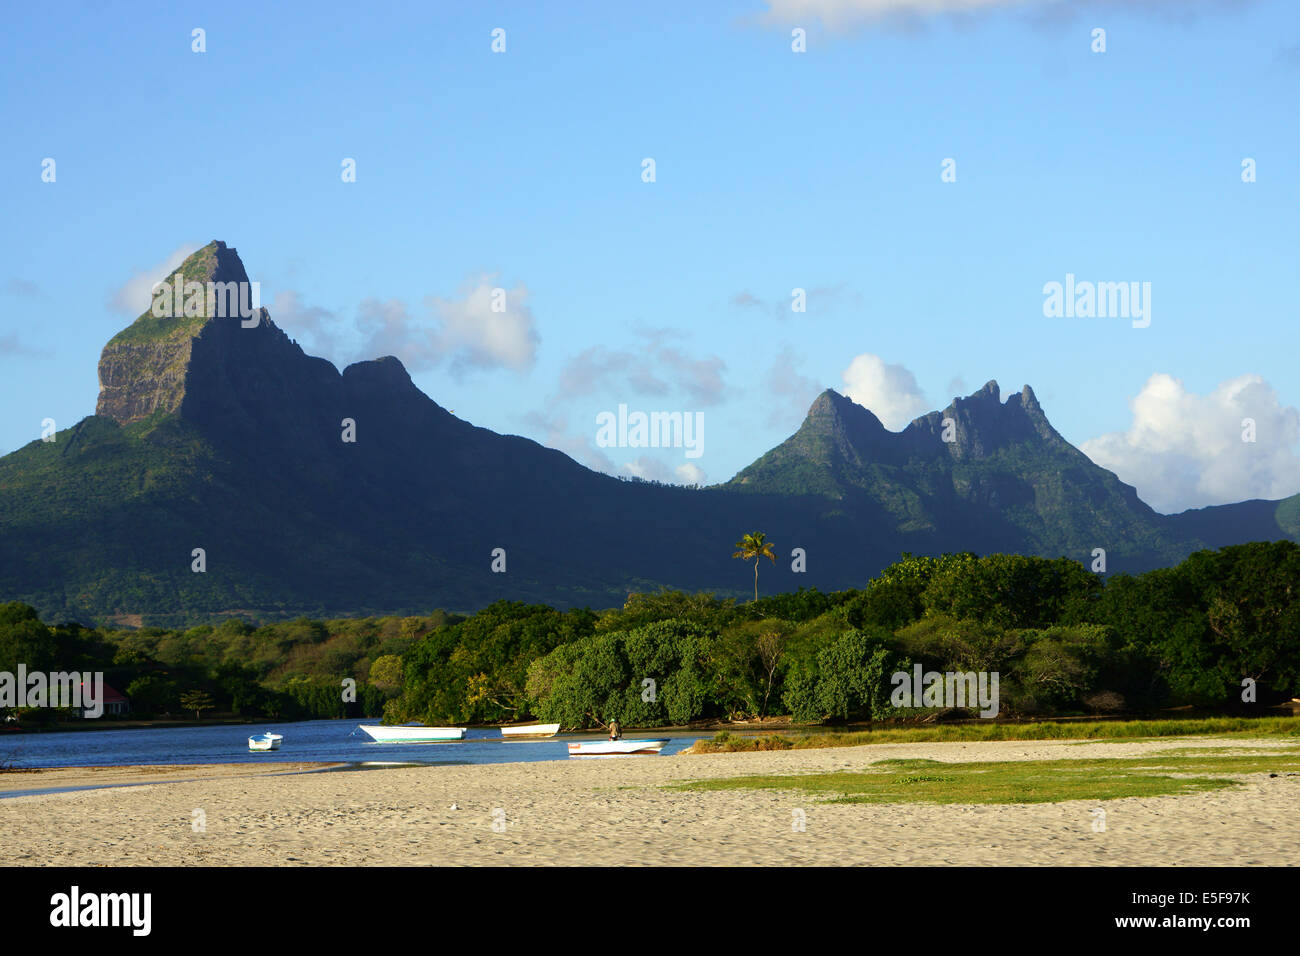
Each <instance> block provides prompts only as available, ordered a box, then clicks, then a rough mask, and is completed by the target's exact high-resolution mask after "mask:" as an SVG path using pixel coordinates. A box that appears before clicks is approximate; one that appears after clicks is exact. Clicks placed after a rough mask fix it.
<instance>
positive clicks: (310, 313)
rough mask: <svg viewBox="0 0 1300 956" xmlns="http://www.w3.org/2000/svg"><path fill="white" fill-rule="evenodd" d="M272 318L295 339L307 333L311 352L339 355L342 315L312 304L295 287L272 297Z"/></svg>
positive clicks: (332, 355)
mask: <svg viewBox="0 0 1300 956" xmlns="http://www.w3.org/2000/svg"><path fill="white" fill-rule="evenodd" d="M271 319H272V321H274V322H275V324H276V325H278V326H280V328H282V329H284V330H285V332H287V333H289V334H291V335H292V336H293V337H294V338H295V339H296V338H300V337H302V336H304V335H305V336H306V337H307V344H308V346H310V354H312V355H320V356H324V357H326V358H334V357H335V356H336V355H337V354H338V340H337V338H336V333H337V329H338V324H339V320H338V316H337V315H335V314H334V313H333V312H331V311H330V310H329V309H325V308H322V307H320V306H318V305H308V304H307V303H306V302H304V301H303V299H302V296H301V295H299V294H298V293H297V292H295V291H294V290H293V289H285V290H283V291H282V292H277V293H276V294H275V298H274V299H272V300H271ZM364 357H365V358H373V357H374V356H364Z"/></svg>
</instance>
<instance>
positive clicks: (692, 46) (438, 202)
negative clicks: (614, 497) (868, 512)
mask: <svg viewBox="0 0 1300 956" xmlns="http://www.w3.org/2000/svg"><path fill="white" fill-rule="evenodd" d="M543 7H544V9H542V8H543ZM882 10H883V11H884V14H883V15H882V13H881V11H882ZM6 27H7V28H6V31H5V33H4V35H3V37H0V89H3V90H4V91H5V92H4V93H3V94H0V95H3V102H4V118H5V126H6V135H5V137H4V144H3V146H0V183H3V185H2V186H0V208H2V209H3V211H4V218H5V222H6V223H7V225H8V228H6V229H5V230H4V231H3V235H2V236H0V262H3V265H2V266H0V409H3V415H0V453H2V452H8V451H11V450H13V449H15V448H17V447H19V446H21V445H23V444H25V443H26V442H28V441H31V440H32V439H34V438H36V437H38V436H39V434H40V429H41V421H42V419H44V418H53V419H55V421H56V422H57V423H58V427H59V428H64V427H67V426H69V425H71V424H73V423H75V422H76V421H77V420H79V419H80V418H82V417H84V416H85V415H87V414H90V413H91V412H93V410H94V405H95V397H96V392H97V383H96V375H95V369H96V363H97V361H98V357H99V352H100V350H101V348H102V347H103V344H104V343H105V342H106V341H107V340H108V339H109V338H110V337H111V336H112V335H113V334H114V333H115V332H116V331H118V329H120V328H122V327H123V326H124V325H126V324H128V323H129V322H130V321H131V319H132V318H134V316H135V314H137V313H138V311H140V308H142V307H143V306H142V304H140V302H139V295H140V289H141V288H143V289H145V290H147V288H148V285H149V283H151V282H152V281H154V280H156V279H161V278H163V277H164V276H165V274H166V269H167V266H168V263H169V260H171V261H172V262H174V261H176V260H177V259H178V258H179V257H180V256H182V255H183V254H184V252H185V251H187V250H192V249H194V248H197V247H198V246H201V245H203V244H205V243H207V242H209V241H210V240H212V239H221V240H224V241H225V242H227V243H229V244H230V245H232V246H234V247H236V248H237V249H238V250H239V253H240V255H241V257H242V258H243V260H244V263H245V265H246V266H247V268H248V270H249V273H250V276H251V278H253V279H256V280H258V281H259V282H260V283H261V287H262V300H263V303H264V304H266V305H268V306H269V308H270V310H271V315H272V319H273V320H274V321H275V322H276V323H277V324H279V325H280V326H281V327H283V328H284V329H285V330H286V331H287V332H288V333H289V334H290V335H292V336H293V337H294V338H296V339H297V340H298V341H299V342H300V343H301V344H302V345H303V347H304V348H305V349H306V350H307V351H308V352H311V353H313V354H321V355H324V356H325V357H327V358H330V359H331V360H333V361H335V363H336V364H338V365H340V366H342V365H344V364H346V363H348V362H350V361H355V360H357V359H360V358H367V357H374V356H375V355H379V354H396V355H398V357H399V358H402V359H403V361H404V362H406V364H407V367H408V369H409V370H410V371H411V374H412V377H413V379H414V380H415V382H416V384H417V385H418V386H419V387H420V388H421V389H422V390H423V391H425V392H426V393H427V394H428V395H429V396H430V397H432V398H433V399H435V400H436V401H437V402H439V403H440V404H442V405H443V406H445V407H448V408H451V409H454V410H455V412H456V414H457V415H458V416H460V417H462V418H465V419H467V420H469V421H472V422H474V423H475V424H478V425H483V426H486V427H489V428H492V429H494V430H496V431H500V432H506V433H513V434H523V435H527V436H529V437H532V438H535V439H537V440H539V441H542V442H544V443H546V444H549V445H551V446H553V447H558V448H561V449H562V450H564V451H566V452H568V453H569V454H571V455H573V456H574V457H575V458H577V459H578V460H580V461H583V462H584V463H586V464H589V465H592V466H593V467H598V468H601V469H602V470H606V471H610V472H612V473H619V474H642V475H645V476H647V477H655V478H661V479H663V480H673V481H691V482H693V481H699V480H703V481H707V482H709V483H712V482H717V481H725V480H726V479H728V478H730V477H731V475H733V474H734V473H735V472H736V471H737V470H739V469H740V468H742V467H744V466H745V465H746V464H748V463H749V462H750V461H752V460H753V459H754V458H756V457H758V456H759V455H760V454H762V453H763V452H764V451H766V450H767V449H769V448H770V447H772V446H774V445H776V444H777V443H779V442H780V441H782V440H783V439H785V438H786V437H787V436H788V435H790V434H791V433H792V432H793V431H794V430H795V429H796V428H797V427H798V425H799V423H800V421H801V420H802V418H803V415H804V413H805V411H806V409H807V406H808V404H809V403H810V402H811V400H812V399H813V398H814V397H815V396H816V395H817V393H818V392H819V391H820V390H821V389H823V388H826V387H833V388H836V389H837V390H839V391H841V392H846V393H847V394H850V395H851V397H854V398H855V400H858V401H861V402H862V403H863V404H866V405H868V407H871V408H872V410H873V411H876V412H877V414H879V415H880V416H881V418H882V419H883V420H884V421H885V422H886V424H887V426H889V427H891V428H894V429H896V430H897V429H901V428H902V427H903V426H905V424H906V422H907V420H909V419H910V418H911V417H912V416H914V415H916V414H921V413H923V412H925V411H927V410H929V409H931V408H939V407H942V406H943V405H945V404H946V403H947V402H948V401H949V400H950V399H951V398H952V397H953V396H954V395H955V394H959V393H960V394H966V393H969V392H971V391H974V390H975V389H977V388H979V387H980V386H981V385H983V383H984V382H986V381H987V380H989V379H996V380H997V381H998V382H999V383H1000V384H1001V386H1002V391H1003V396H1004V398H1005V397H1006V395H1008V394H1009V393H1011V392H1012V391H1016V390H1019V389H1020V387H1021V386H1022V385H1024V384H1030V385H1032V386H1033V388H1034V390H1035V392H1036V393H1037V395H1038V397H1039V400H1040V401H1041V402H1042V404H1043V406H1044V408H1045V410H1046V412H1047V414H1048V416H1049V418H1050V419H1051V420H1052V422H1053V424H1054V425H1055V426H1056V427H1057V429H1058V430H1059V431H1060V432H1061V433H1062V434H1063V435H1064V436H1065V437H1066V438H1067V439H1068V440H1070V441H1071V442H1073V443H1075V444H1076V445H1080V446H1082V447H1084V449H1085V451H1087V452H1088V453H1089V454H1090V455H1092V456H1093V458H1094V459H1095V460H1098V461H1099V462H1100V463H1102V464H1104V465H1106V467H1110V468H1112V469H1113V470H1115V471H1116V472H1117V473H1118V474H1119V475H1120V476H1121V477H1122V478H1123V479H1124V480H1126V481H1129V482H1131V483H1133V484H1136V485H1137V487H1138V489H1139V493H1141V494H1142V496H1143V497H1144V498H1145V499H1146V500H1147V501H1148V502H1149V503H1151V504H1152V505H1153V506H1155V507H1157V508H1158V509H1160V510H1166V511H1169V510H1179V509H1181V508H1185V507H1192V506H1200V505H1206V504H1213V503H1220V502H1223V501H1232V500H1239V499H1241V498H1246V497H1281V496H1283V495H1287V494H1293V493H1295V492H1297V491H1300V412H1298V411H1297V406H1300V381H1298V380H1297V376H1296V374H1295V369H1296V355H1297V351H1298V350H1297V347H1296V346H1297V344H1298V340H1300V332H1298V331H1297V322H1298V320H1300V307H1297V297H1296V292H1295V286H1296V279H1297V262H1298V261H1300V248H1298V247H1300V243H1298V242H1297V238H1296V221H1297V220H1296V214H1297V211H1300V201H1298V200H1300V124H1298V123H1297V121H1296V120H1297V115H1296V114H1297V110H1296V103H1297V102H1300V5H1296V4H1293V3H1290V2H1268V0H1257V2H1237V3H1233V2H1226V0H1225V2H1212V0H1205V2H1189V3H1175V2H1173V0H1168V2H1161V0H1148V2H1145V3H1118V2H1079V3H1073V4H1069V5H1063V4H1060V3H1055V2H1049V0H1018V2H1015V0H1006V2H1001V0H925V2H920V0H772V2H767V0H752V2H751V0H745V2H739V0H737V2H711V3H707V4H697V3H661V4H651V5H632V4H595V3H592V4H584V3H567V2H566V3H555V4H545V5H542V4H534V3H485V4H464V5H453V4H443V3H437V4H430V3H419V4H396V3H378V4H375V5H373V6H367V7H364V8H357V7H352V6H348V7H346V8H343V7H340V8H339V9H337V10H333V11H332V10H331V8H330V7H329V6H328V5H321V4H305V3H277V4H260V3H259V4H243V3H221V4H207V3H204V4H185V3H176V4H149V3H138V4H130V5H128V4H91V3H82V4H70V3H52V4H44V5H39V6H38V5H31V6H26V7H22V8H18V7H15V8H12V9H11V10H9V11H7V12H6ZM796 27H797V28H801V29H804V30H806V33H807V52H805V53H795V52H793V51H792V49H791V45H792V38H791V31H792V29H794V28H796ZM195 28H202V29H203V30H204V31H205V43H206V52H202V53H196V52H194V51H193V50H192V42H193V41H192V30H194V29H195ZM496 28H501V29H503V30H504V31H505V52H502V53H494V52H493V50H492V48H491V47H492V31H493V30H494V29H496ZM1096 28H1101V29H1104V30H1105V42H1106V49H1105V52H1104V53H1099V52H1094V50H1093V49H1092V47H1093V45H1094V40H1093V35H1092V34H1093V30H1094V29H1096ZM46 158H52V159H54V160H55V164H56V165H55V170H56V175H55V181H54V182H43V181H42V162H43V160H44V159H46ZM347 158H350V159H354V160H355V162H356V181H355V182H343V181H342V177H341V175H340V172H341V165H342V163H343V161H344V160H345V159H347ZM646 158H652V159H653V160H654V162H655V180H654V181H653V182H645V181H644V180H643V173H642V161H643V160H644V159H646ZM949 158H951V159H953V160H954V161H955V164H956V165H955V169H956V181H955V182H943V181H942V179H941V172H942V167H941V164H942V163H943V161H944V160H945V159H949ZM1246 158H1250V159H1253V160H1254V161H1255V169H1256V181H1255V182H1251V183H1246V182H1243V181H1242V161H1243V160H1244V159H1246ZM1067 273H1068V274H1073V275H1075V276H1076V277H1077V278H1078V280H1080V281H1084V280H1090V281H1106V282H1116V281H1122V282H1130V281H1136V282H1139V283H1143V282H1149V283H1150V284H1151V290H1152V291H1151V323H1150V326H1149V327H1147V328H1133V327H1132V323H1131V322H1130V321H1129V320H1128V319H1126V318H1122V317H1094V318H1079V317H1075V318H1049V317H1046V316H1044V314H1043V301H1044V293H1043V287H1044V285H1045V284H1046V283H1049V282H1052V281H1058V282H1064V280H1065V276H1066V275H1067ZM494 288H502V289H505V290H506V295H505V301H506V302H507V303H508V305H507V309H506V312H505V313H503V314H494V313H491V311H490V310H489V309H488V308H487V306H486V303H487V301H488V295H489V292H490V290H491V289H494ZM796 288H802V289H804V290H806V296H807V311H806V312H803V313H797V312H793V311H792V310H791V302H792V290H793V289H796ZM145 295H146V299H145V302H147V292H146V293H145ZM137 306H138V307H137ZM846 372H848V373H850V375H849V379H848V380H847V381H846V378H845V374H846ZM620 403H623V404H627V405H628V406H629V408H630V409H633V410H637V409H641V410H646V411H652V410H662V411H674V410H680V411H688V412H701V413H703V416H704V420H705V443H704V454H703V455H702V456H701V457H699V458H697V459H688V458H686V457H685V455H684V454H683V451H682V450H681V449H665V450H650V449H633V448H598V447H596V445H595V440H596V415H597V414H598V413H599V412H601V411H606V410H615V409H616V408H617V406H618V405H619V404H620ZM1245 417H1250V418H1252V419H1254V420H1255V421H1256V422H1257V439H1256V441H1255V442H1254V443H1250V444H1247V443H1244V442H1242V441H1241V438H1240V432H1241V428H1240V422H1241V420H1242V419H1243V418H1245ZM694 468H698V469H699V471H696V470H694Z"/></svg>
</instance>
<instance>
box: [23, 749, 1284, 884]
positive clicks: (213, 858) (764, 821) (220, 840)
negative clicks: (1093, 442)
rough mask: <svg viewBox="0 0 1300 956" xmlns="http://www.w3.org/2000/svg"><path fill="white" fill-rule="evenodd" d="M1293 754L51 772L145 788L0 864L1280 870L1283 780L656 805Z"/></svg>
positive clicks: (1018, 752) (27, 832)
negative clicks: (940, 797) (887, 766)
mask: <svg viewBox="0 0 1300 956" xmlns="http://www.w3.org/2000/svg"><path fill="white" fill-rule="evenodd" d="M1290 743H1291V742H1290V741H1287V740H1279V739H1277V738H1273V739H1268V738H1260V739H1245V738H1238V739H1233V740H1225V739H1224V738H1215V737H1201V738H1191V737H1177V738H1166V739H1162V740H1156V741H1136V740H1135V741H1084V742H1081V741H1055V740H1054V741H993V742H945V743H920V744H916V743H911V744H909V743H890V744H868V745H863V746H859V747H845V748H829V749H815V750H795V751H763V752H746V753H731V754H709V755H692V756H686V755H675V756H660V757H641V758H628V759H620V760H611V761H608V762H604V761H570V760H554V761H542V762H533V763H505V764H472V765H441V766H438V765H429V766H420V767H412V766H397V767H388V768H384V770H385V772H383V773H364V774H357V773H350V772H313V771H319V770H324V769H327V768H328V767H329V766H330V765H319V764H307V763H303V764H298V765H288V766H285V765H280V766H272V765H268V764H254V765H243V764H238V765H230V764H210V765H183V766H165V767H157V766H154V767H148V766H141V767H132V768H126V767H114V768H100V769H98V770H94V769H91V768H59V769H53V768H51V769H48V770H43V771H37V772H35V773H24V774H19V775H15V776H16V777H22V778H26V780H29V781H31V782H32V783H33V786H31V787H30V788H29V789H32V790H37V789H40V788H42V787H48V786H49V784H50V781H54V780H58V781H59V782H62V783H64V784H65V785H72V784H74V783H77V782H83V783H84V782H86V781H84V780H83V781H77V780H76V779H75V778H76V777H77V775H82V776H85V775H92V776H95V777H96V778H97V781H98V782H101V783H103V782H108V781H115V782H117V783H119V784H130V783H152V784H156V785H154V786H126V785H121V786H112V785H110V786H108V787H99V788H97V789H94V790H80V791H71V792H62V793H57V794H50V793H32V794H30V795H27V796H15V797H11V798H7V799H5V800H3V801H0V816H2V817H3V821H4V822H3V824H0V825H2V826H3V827H4V830H5V832H6V850H7V851H9V852H7V853H6V860H5V862H6V863H9V864H11V865H24V866H30V865H34V864H51V865H79V866H80V865H85V864H86V861H87V860H93V861H94V862H95V863H96V864H105V865H133V864H135V865H164V866H176V865H183V866H196V865H197V866H203V865H220V866H232V865H234V866H239V865H250V866H251V865H273V866H284V865H287V866H356V865H410V864H435V865H448V864H453V865H479V864H488V865H501V864H521V865H523V864H527V865H610V864H627V865H649V866H653V865H668V864H678V865H681V864H685V865H792V864H793V865H895V864H918V865H956V864H974V865H1012V864H1029V865H1037V864H1066V865H1111V866H1114V865H1131V866H1158V865H1191V866H1205V865H1231V866H1240V865H1243V864H1247V865H1249V864H1254V865H1291V864H1294V863H1295V861H1296V859H1297V857H1298V856H1300V814H1297V813H1296V811H1295V807H1296V805H1297V802H1300V775H1296V776H1287V775H1280V776H1277V777H1274V778H1270V776H1269V774H1267V773H1262V774H1261V773H1252V774H1244V775H1242V776H1241V777H1240V779H1242V780H1243V781H1244V782H1243V783H1242V784H1241V785H1239V786H1235V787H1230V788H1225V789H1220V790H1214V791H1206V792H1198V793H1192V794H1184V795H1180V796H1155V797H1123V798H1119V799H1114V800H1109V801H1103V802H1102V803H1101V805H1102V806H1103V807H1104V808H1105V810H1106V814H1107V817H1106V820H1107V827H1106V830H1105V832H1095V831H1094V830H1093V829H1092V824H1093V822H1094V820H1095V819H1096V818H1095V815H1094V813H1093V811H1094V809H1096V807H1097V806H1098V801H1096V800H1092V801H1085V800H1066V801H1061V802H1056V803H1027V804H970V805H961V804H944V805H937V804H922V803H889V804H835V803H827V802H823V801H821V800H819V799H818V798H816V797H814V796H811V795H809V794H806V793H800V792H796V791H789V790H773V789H764V790H691V791H683V790H674V789H668V787H670V786H672V785H673V784H676V783H681V782H690V781H697V780H708V779H713V778H720V777H731V776H739V775H748V774H782V775H784V774H801V773H809V772H833V771H838V770H861V769H865V768H866V767H868V766H870V764H872V763H874V762H875V761H878V760H882V759H900V758H902V759H907V758H925V759H932V760H938V761H941V762H954V763H967V762H972V763H973V762H984V761H990V760H993V761H1018V760H1042V759H1051V760H1068V759H1076V758H1077V759H1094V758H1098V757H1117V758H1124V757H1139V756H1143V755H1148V754H1155V753H1158V752H1159V751H1161V750H1166V749H1179V748H1189V747H1191V748H1225V747H1227V748H1231V749H1232V750H1240V751H1243V752H1244V751H1249V750H1261V749H1263V750H1272V749H1277V748H1282V747H1286V746H1289V745H1290ZM334 766H337V765H334ZM232 781H237V782H238V784H237V786H232V785H231V783H232ZM90 782H96V781H90ZM35 784H39V785H40V786H39V787H37V786H35ZM0 786H3V784H0ZM453 807H455V809H453ZM796 811H797V813H796ZM792 814H794V815H795V818H796V819H797V818H798V814H802V815H803V819H804V822H805V829H804V830H802V831H799V830H796V829H794V828H792ZM200 820H201V821H202V823H203V825H202V828H201V829H196V827H197V824H196V823H195V821H200Z"/></svg>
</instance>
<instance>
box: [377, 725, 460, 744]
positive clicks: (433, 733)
mask: <svg viewBox="0 0 1300 956" xmlns="http://www.w3.org/2000/svg"><path fill="white" fill-rule="evenodd" d="M357 729H358V730H364V731H365V732H366V733H367V734H369V735H370V737H371V738H373V739H374V741H375V742H376V743H381V744H445V743H450V742H451V741H455V740H464V739H465V729H466V728H464V727H412V726H410V725H405V726H402V727H377V726H374V725H369V726H368V725H366V724H362V725H361V726H360V727H358V728H357Z"/></svg>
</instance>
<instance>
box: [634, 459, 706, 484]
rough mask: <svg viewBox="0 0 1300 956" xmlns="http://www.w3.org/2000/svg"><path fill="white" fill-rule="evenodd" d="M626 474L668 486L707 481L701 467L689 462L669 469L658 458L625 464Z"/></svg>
mask: <svg viewBox="0 0 1300 956" xmlns="http://www.w3.org/2000/svg"><path fill="white" fill-rule="evenodd" d="M619 470H620V471H622V472H624V473H625V474H629V475H632V476H634V477H636V478H644V479H645V480H646V481H661V482H663V483H664V484H666V485H702V484H704V483H705V481H706V480H707V478H706V476H705V474H704V470H703V469H702V468H700V466H699V465H695V464H692V463H691V462H687V463H686V464H684V465H678V466H677V467H676V468H669V467H668V465H666V464H664V462H662V461H661V460H659V459H658V458H651V457H650V456H648V455H642V456H641V457H640V458H637V459H635V460H634V461H629V462H627V463H625V464H624V465H623V466H622V467H621V468H620V469H619Z"/></svg>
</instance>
